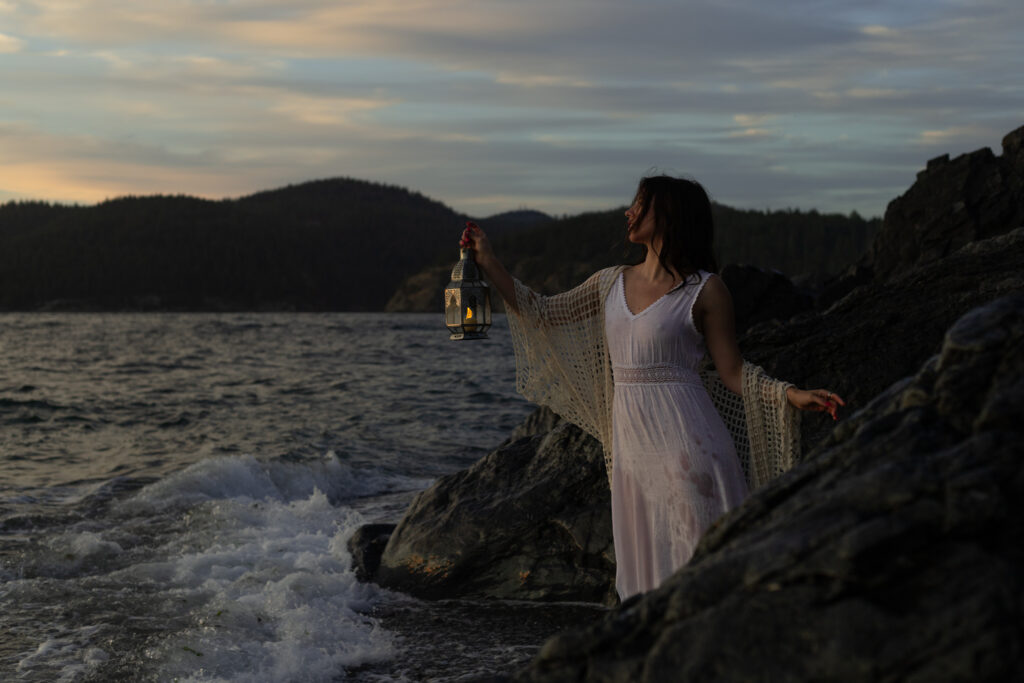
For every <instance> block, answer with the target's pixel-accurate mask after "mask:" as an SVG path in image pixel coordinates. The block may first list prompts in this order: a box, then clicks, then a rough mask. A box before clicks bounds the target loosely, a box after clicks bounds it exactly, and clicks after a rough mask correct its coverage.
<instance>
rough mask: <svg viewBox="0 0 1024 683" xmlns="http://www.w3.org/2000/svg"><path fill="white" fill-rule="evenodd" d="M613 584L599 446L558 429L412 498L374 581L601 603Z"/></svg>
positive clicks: (418, 590)
mask: <svg viewBox="0 0 1024 683" xmlns="http://www.w3.org/2000/svg"><path fill="white" fill-rule="evenodd" d="M539 419H540V421H541V422H543V418H539ZM614 577H615V568H614V548H613V546H612V534H611V501H610V497H609V492H608V480H607V476H606V474H605V468H604V461H603V456H602V453H601V447H600V444H598V442H597V441H596V440H595V439H593V438H592V437H590V436H587V435H586V434H584V433H583V432H582V431H581V430H580V429H579V428H577V427H574V426H573V425H570V424H568V423H564V422H562V423H559V424H558V426H556V427H555V428H554V429H553V430H552V431H550V432H548V433H546V434H544V435H542V436H533V437H527V438H523V439H519V440H518V441H515V442H513V443H511V444H509V445H506V446H503V447H501V448H499V449H498V450H496V451H494V452H492V453H490V454H489V455H487V456H485V457H484V458H482V459H481V460H480V461H478V462H477V463H476V464H474V465H473V466H472V467H470V468H469V469H468V470H463V471H462V472H458V473H456V474H453V475H450V476H447V477H443V478H441V479H439V480H438V481H437V482H436V483H435V484H434V485H433V486H432V487H431V488H429V489H427V490H426V491H424V492H422V493H420V494H419V495H418V496H417V497H416V498H415V499H414V500H413V502H412V504H411V505H410V506H409V510H408V511H407V512H406V514H405V516H404V517H403V518H402V521H401V522H400V523H399V525H398V528H397V529H395V531H394V533H393V534H392V535H391V538H390V539H389V541H388V543H387V546H386V548H385V550H384V554H383V556H382V558H381V563H380V568H379V569H378V570H377V572H376V575H375V576H374V580H375V581H376V582H377V583H379V584H381V585H383V586H386V587H389V588H394V589H397V590H401V591H403V592H406V593H411V594H413V595H417V596H420V597H428V598H445V597H460V598H484V597H486V598H517V599H527V600H584V601H593V602H607V603H609V604H611V603H612V602H613V601H614V600H615V597H614V595H615V593H614Z"/></svg>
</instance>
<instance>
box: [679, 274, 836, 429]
mask: <svg viewBox="0 0 1024 683" xmlns="http://www.w3.org/2000/svg"><path fill="white" fill-rule="evenodd" d="M733 310H734V309H733V304H732V295H731V294H730V293H729V288H728V287H726V285H725V282H723V281H722V278H720V277H718V276H717V275H712V276H711V278H710V279H709V280H708V281H707V283H706V284H705V285H704V289H703V290H701V293H700V295H699V296H698V297H697V301H696V302H694V307H693V318H694V323H695V324H696V325H697V329H698V330H699V331H701V332H703V334H704V342H705V344H706V345H707V348H708V353H709V354H711V360H713V361H714V363H715V369H716V370H718V376H719V377H720V378H721V380H722V383H723V384H724V385H725V386H726V388H728V389H729V391H732V392H733V393H736V394H741V395H742V394H743V356H742V355H741V354H740V347H739V345H738V344H737V343H736V319H735V314H734V312H733ZM786 399H787V400H788V401H789V403H790V405H792V406H793V407H794V408H799V409H800V410H810V411H817V412H827V413H828V414H829V415H831V416H832V419H833V420H836V419H838V418H839V406H844V405H846V402H845V401H843V399H842V398H840V397H839V396H838V395H836V394H834V393H832V392H831V391H829V390H827V389H812V390H809V391H808V390H806V389H798V388H796V387H789V388H787V389H786Z"/></svg>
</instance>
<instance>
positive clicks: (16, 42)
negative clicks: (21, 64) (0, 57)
mask: <svg viewBox="0 0 1024 683" xmlns="http://www.w3.org/2000/svg"><path fill="white" fill-rule="evenodd" d="M24 47H25V41H24V40H22V39H20V38H15V37H14V36H8V35H4V34H3V33H0V54H11V53H13V52H21V50H22V49H23V48H24Z"/></svg>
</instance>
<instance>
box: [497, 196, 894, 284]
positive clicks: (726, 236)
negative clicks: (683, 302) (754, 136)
mask: <svg viewBox="0 0 1024 683" xmlns="http://www.w3.org/2000/svg"><path fill="white" fill-rule="evenodd" d="M712 208H713V213H714V217H715V253H716V255H717V256H718V264H719V266H724V265H725V264H727V263H744V264H750V265H755V266H759V267H761V268H767V269H773V270H779V271H781V272H783V273H786V274H787V275H790V276H795V275H819V276H822V275H829V274H835V273H838V272H840V271H842V270H843V269H844V268H846V267H847V266H848V265H850V264H851V263H853V262H854V261H856V260H857V259H858V258H860V257H861V256H862V255H863V254H864V253H865V252H866V251H867V249H868V247H869V245H870V244H871V239H872V237H873V236H874V233H875V231H876V230H877V229H878V228H879V226H880V225H881V221H880V220H879V219H877V218H875V219H871V220H865V219H863V218H861V217H860V216H858V215H857V214H855V213H854V214H851V215H849V216H843V215H840V214H821V213H818V212H817V211H797V210H788V211H751V210H739V209H733V208H730V207H727V206H722V205H720V204H715V205H714V206H713V207H712ZM624 211H625V207H622V208H621V209H616V210H613V211H602V212H596V213H586V214H581V215H579V216H572V217H569V218H564V219H561V220H558V221H554V222H552V223H550V224H545V225H540V226H536V227H534V228H530V229H528V230H523V231H520V232H517V233H515V234H514V235H504V236H499V237H497V238H496V239H495V240H494V242H495V249H496V251H497V252H498V254H499V256H501V257H502V259H503V260H504V261H505V262H506V263H508V264H509V265H510V268H511V269H512V270H513V271H514V272H515V273H516V275H518V276H519V277H521V278H523V280H524V281H526V282H529V283H531V284H532V285H534V286H536V287H538V288H539V289H541V290H543V291H544V292H545V293H553V292H558V291H563V290H565V289H567V288H568V287H571V286H572V285H575V284H578V283H579V282H581V281H582V279H583V278H585V277H586V276H587V275H589V274H590V273H593V272H594V271H595V270H598V269H600V268H604V267H606V266H610V265H614V264H617V263H624V262H628V261H629V260H631V259H633V258H636V257H637V256H638V255H639V251H638V250H637V249H636V248H634V249H632V250H630V249H627V243H626V241H625V233H626V219H625V217H624V215H623V212H624Z"/></svg>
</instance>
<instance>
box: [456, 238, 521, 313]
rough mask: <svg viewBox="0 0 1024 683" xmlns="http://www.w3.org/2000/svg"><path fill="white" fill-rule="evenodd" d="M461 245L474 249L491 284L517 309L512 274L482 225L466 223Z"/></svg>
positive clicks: (510, 305) (506, 304) (509, 304)
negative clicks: (497, 254) (502, 261)
mask: <svg viewBox="0 0 1024 683" xmlns="http://www.w3.org/2000/svg"><path fill="white" fill-rule="evenodd" d="M459 246H461V247H463V248H467V247H468V248H470V249H472V250H473V252H474V253H475V256H476V264H477V265H478V266H480V270H482V271H484V276H485V277H486V278H487V281H488V282H490V283H491V286H492V287H494V288H495V289H496V290H498V294H499V295H501V298H502V300H504V302H505V306H506V307H507V308H510V309H512V310H513V311H515V310H517V307H516V287H515V283H514V282H513V281H512V276H511V275H509V274H508V271H507V270H505V266H503V265H502V264H501V261H499V260H498V258H497V257H496V256H495V255H494V249H493V248H492V247H491V241H490V240H489V239H487V234H486V233H484V231H483V230H481V229H480V226H479V225H477V224H476V223H473V222H472V221H470V222H468V223H466V229H465V230H463V231H462V240H461V241H460V242H459Z"/></svg>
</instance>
